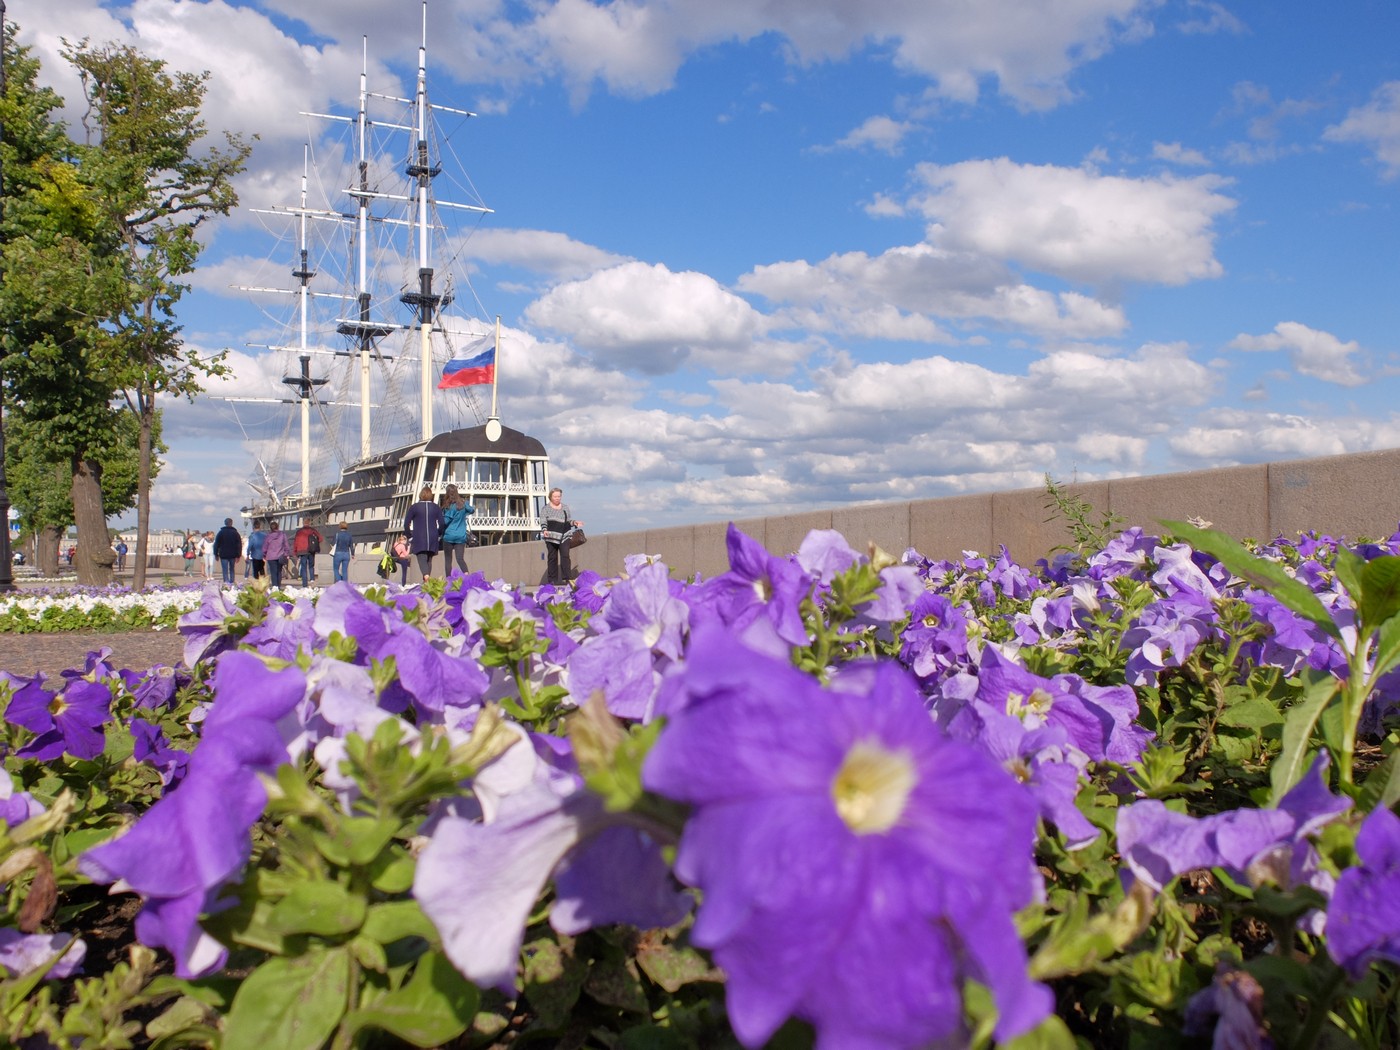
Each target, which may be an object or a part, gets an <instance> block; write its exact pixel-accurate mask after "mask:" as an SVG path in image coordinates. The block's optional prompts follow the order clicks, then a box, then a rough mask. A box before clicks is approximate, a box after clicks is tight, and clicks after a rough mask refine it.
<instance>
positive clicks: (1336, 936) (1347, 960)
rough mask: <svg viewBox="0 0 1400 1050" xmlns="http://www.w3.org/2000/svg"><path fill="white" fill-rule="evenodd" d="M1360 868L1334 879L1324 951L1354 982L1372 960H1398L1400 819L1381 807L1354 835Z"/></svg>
mask: <svg viewBox="0 0 1400 1050" xmlns="http://www.w3.org/2000/svg"><path fill="white" fill-rule="evenodd" d="M1356 853H1357V856H1358V857H1360V858H1361V864H1360V865H1359V866H1358V867H1354V868H1348V869H1347V870H1346V871H1344V872H1342V874H1341V875H1340V876H1338V878H1337V885H1336V888H1335V889H1334V890H1333V891H1332V903H1331V904H1330V905H1329V906H1328V908H1327V951H1328V952H1329V953H1330V954H1331V956H1332V958H1333V959H1335V960H1336V961H1337V963H1338V965H1340V966H1341V967H1342V968H1344V969H1345V970H1346V971H1347V973H1348V974H1350V975H1351V977H1352V979H1353V980H1357V981H1359V980H1361V978H1362V977H1364V976H1365V975H1366V970H1367V969H1368V968H1369V967H1370V965H1371V963H1372V962H1375V961H1378V960H1386V961H1388V962H1392V963H1396V964H1400V817H1397V816H1396V815H1395V814H1394V813H1392V812H1391V811H1390V810H1389V809H1387V808H1385V807H1384V806H1380V807H1378V808H1376V809H1375V810H1373V811H1372V812H1371V814H1370V815H1369V816H1367V818H1366V819H1365V821H1364V822H1362V825H1361V830H1360V831H1359V832H1358V833H1357V836H1356Z"/></svg>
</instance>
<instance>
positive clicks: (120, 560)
mask: <svg viewBox="0 0 1400 1050" xmlns="http://www.w3.org/2000/svg"><path fill="white" fill-rule="evenodd" d="M112 549H113V550H115V551H116V552H117V572H126V552H127V551H128V550H129V549H130V548H128V547H127V545H126V540H124V539H122V538H121V537H120V536H118V537H117V545H116V546H115V547H114V548H112Z"/></svg>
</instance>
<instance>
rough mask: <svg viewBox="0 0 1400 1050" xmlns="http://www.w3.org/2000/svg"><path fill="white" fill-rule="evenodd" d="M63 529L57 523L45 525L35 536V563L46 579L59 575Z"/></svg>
mask: <svg viewBox="0 0 1400 1050" xmlns="http://www.w3.org/2000/svg"><path fill="white" fill-rule="evenodd" d="M62 539H63V530H62V529H60V528H59V527H58V526H57V525H45V526H44V527H43V528H41V529H40V530H39V531H38V532H37V533H36V534H35V536H34V564H35V566H37V567H38V569H39V575H40V576H42V577H44V579H46V580H52V579H54V578H56V577H57V576H58V548H59V542H60V541H61V540H62Z"/></svg>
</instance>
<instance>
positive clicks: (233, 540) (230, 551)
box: [214, 518, 243, 584]
mask: <svg viewBox="0 0 1400 1050" xmlns="http://www.w3.org/2000/svg"><path fill="white" fill-rule="evenodd" d="M214 557H216V558H218V559H219V565H220V567H221V568H222V569H223V571H224V582H225V583H228V584H232V583H233V582H234V575H233V566H234V563H235V562H236V561H238V559H239V558H241V557H243V537H242V536H240V535H239V534H238V530H237V529H235V528H234V527H233V519H232V518H225V519H224V527H223V528H222V529H220V530H219V532H218V534H217V535H216V536H215V537H214Z"/></svg>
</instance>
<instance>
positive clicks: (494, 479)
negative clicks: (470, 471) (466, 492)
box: [476, 459, 501, 484]
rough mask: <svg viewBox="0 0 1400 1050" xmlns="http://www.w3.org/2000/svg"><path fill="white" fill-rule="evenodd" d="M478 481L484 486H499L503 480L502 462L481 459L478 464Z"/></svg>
mask: <svg viewBox="0 0 1400 1050" xmlns="http://www.w3.org/2000/svg"><path fill="white" fill-rule="evenodd" d="M476 480H477V481H479V482H481V483H482V484H497V483H499V482H500V480H501V461H500V460H498V459H479V460H477V462H476Z"/></svg>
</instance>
